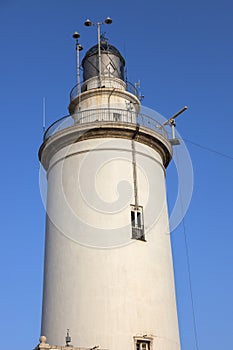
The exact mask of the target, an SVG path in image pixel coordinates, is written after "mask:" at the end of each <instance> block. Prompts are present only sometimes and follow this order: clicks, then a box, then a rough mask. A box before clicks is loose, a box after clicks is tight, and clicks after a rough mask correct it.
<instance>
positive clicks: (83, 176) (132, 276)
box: [41, 138, 180, 350]
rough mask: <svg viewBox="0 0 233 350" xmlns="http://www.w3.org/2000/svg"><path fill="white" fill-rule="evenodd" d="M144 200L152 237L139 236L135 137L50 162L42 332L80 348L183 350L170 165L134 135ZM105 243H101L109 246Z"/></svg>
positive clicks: (85, 145)
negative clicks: (149, 341)
mask: <svg viewBox="0 0 233 350" xmlns="http://www.w3.org/2000/svg"><path fill="white" fill-rule="evenodd" d="M136 160H137V173H138V194H139V204H140V205H143V208H144V224H145V234H146V240H147V242H141V241H134V240H131V238H130V237H131V225H130V204H134V193H133V170H132V153H131V141H130V140H123V139H106V138H105V139H91V140H85V141H81V142H78V143H76V144H73V145H71V146H69V147H65V148H63V149H62V150H61V151H59V152H57V153H56V154H55V155H54V156H53V158H52V159H51V162H50V167H49V169H48V204H47V205H48V208H47V211H48V216H49V219H48V220H47V228H46V252H45V274H44V297H43V319H42V332H41V334H43V335H46V336H47V339H48V343H50V344H54V345H61V344H63V343H64V336H65V332H66V329H67V328H69V329H70V331H71V335H72V343H73V344H74V345H75V346H80V347H89V348H91V347H93V346H95V345H100V346H101V348H104V349H111V350H119V349H121V350H129V349H130V350H133V344H134V339H133V337H134V336H142V335H143V334H147V335H148V336H152V337H153V338H154V342H153V346H154V350H165V349H166V350H179V349H180V345H179V334H178V322H177V313H176V301H175V290H174V281H173V264H172V254H171V248H170V236H169V230H168V215H167V205H166V191H165V173H164V169H163V165H162V161H161V158H160V156H159V154H158V153H157V152H156V151H154V150H153V149H152V148H150V147H148V146H145V145H143V144H139V143H137V142H136ZM101 248H102V249H101Z"/></svg>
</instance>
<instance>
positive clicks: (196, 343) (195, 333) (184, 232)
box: [176, 152, 199, 350]
mask: <svg viewBox="0 0 233 350" xmlns="http://www.w3.org/2000/svg"><path fill="white" fill-rule="evenodd" d="M176 156H177V166H178V167H179V157H178V152H176ZM180 205H181V212H182V213H183V200H182V192H181V191H180ZM182 226H183V234H184V243H185V255H186V262H187V269H188V280H189V291H190V299H191V308H192V318H193V330H194V338H195V345H196V350H199V346H198V335H197V323H196V315H195V309H194V300H193V288H192V276H191V268H190V257H189V248H188V240H187V234H186V226H185V221H184V218H183V219H182Z"/></svg>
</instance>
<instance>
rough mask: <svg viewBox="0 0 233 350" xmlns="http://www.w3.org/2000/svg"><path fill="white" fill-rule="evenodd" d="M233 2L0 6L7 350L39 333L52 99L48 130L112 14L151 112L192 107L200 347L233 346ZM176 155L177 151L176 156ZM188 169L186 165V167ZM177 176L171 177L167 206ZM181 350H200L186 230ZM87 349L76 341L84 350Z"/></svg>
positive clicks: (177, 235)
mask: <svg viewBox="0 0 233 350" xmlns="http://www.w3.org/2000/svg"><path fill="white" fill-rule="evenodd" d="M232 13H233V4H232V2H231V1H230V0H221V1H219V0H216V1H210V0H202V1H201V0H196V1H191V2H189V1H184V0H177V1H174V0H168V1H162V0H154V1H152V0H144V1H139V0H134V1H123V0H118V1H115V2H113V1H109V0H108V1H107V0H100V1H95V0H90V1H78V0H76V1H75V0H67V1H60V0H56V1H55V0H41V1H28V0H24V1H23V0H19V1H16V0H15V1H12V0H8V1H6V0H1V2H0V31H1V33H0V40H1V55H0V60H1V61H0V62H1V64H0V82H1V94H0V106H1V159H2V162H1V167H2V170H1V176H2V181H1V187H2V188H1V214H2V219H1V255H0V264H1V298H0V313H1V321H0V330H1V346H2V348H5V347H8V346H10V347H11V348H12V349H15V348H17V349H18V350H25V348H27V349H32V348H33V347H34V346H35V345H36V344H37V342H38V337H39V335H40V318H41V299H42V279H43V249H44V222H45V212H44V208H43V205H42V203H41V199H40V193H39V184H38V170H39V162H38V158H37V151H38V148H39V146H40V143H41V141H42V98H43V96H45V97H46V101H47V126H48V125H49V124H50V123H52V122H53V121H55V120H56V119H59V118H60V117H62V116H63V115H66V114H68V112H67V105H68V102H69V91H70V89H71V88H72V87H73V85H74V84H75V49H74V42H73V40H72V34H73V32H74V31H75V30H77V31H79V32H80V34H81V39H80V41H81V43H82V45H83V46H84V48H85V49H88V48H89V47H90V46H91V45H93V44H95V43H96V31H95V29H94V28H86V27H84V26H83V22H84V20H85V19H86V18H90V19H92V20H93V21H99V20H102V19H104V18H105V17H106V16H108V15H109V16H111V17H112V18H113V24H112V25H111V26H108V27H106V28H105V29H106V31H107V35H108V37H109V39H110V42H111V43H112V44H113V45H115V46H117V47H118V48H119V50H120V51H121V52H122V54H123V55H124V56H125V58H126V60H127V66H128V76H129V80H130V81H132V82H136V81H137V80H138V79H140V80H141V91H142V93H143V95H145V99H144V105H146V106H148V107H150V108H153V109H155V110H157V111H158V112H160V113H161V114H162V115H164V116H168V117H169V116H170V115H171V114H173V113H174V112H176V111H177V110H178V109H179V108H181V107H182V106H184V105H186V104H187V105H188V106H189V110H188V111H187V112H185V114H184V115H183V117H180V119H179V122H178V130H179V132H180V134H181V135H182V136H183V138H185V139H187V140H191V141H192V142H194V143H197V144H200V145H202V146H205V147H208V148H211V149H214V150H217V151H218V152H220V153H223V154H228V155H230V156H231V157H232V158H227V157H223V156H221V155H218V154H217V153H214V152H210V151H207V150H205V149H203V148H201V147H197V146H195V145H194V144H192V143H188V142H187V147H188V149H189V152H190V155H191V158H192V162H193V168H194V193H193V198H192V202H191V205H190V208H189V211H188V213H187V215H186V217H185V227H186V234H187V241H188V247H189V254H190V266H191V275H192V286H193V299H194V309H195V314H196V322H197V332H198V341H199V349H200V350H206V349H211V350H219V349H230V348H232V332H233V300H232V296H233V279H232V275H233V257H232V247H233V229H232V227H233V210H232V209H233V204H232V198H233V186H232V179H233V138H232V135H233V128H232V92H233V21H232ZM177 152H178V149H177ZM181 161H182V159H181ZM176 185H177V179H176V175H175V172H174V169H173V165H171V166H169V168H168V197H169V201H171V202H172V201H173V198H174V196H175V193H176V191H177V189H176ZM172 245H173V251H174V265H175V276H176V288H177V303H178V313H179V322H180V335H181V343H182V350H195V341H194V333H193V324H192V312H191V299H190V291H189V283H188V272H187V263H186V256H185V244H184V235H183V228H182V226H180V227H178V228H177V229H176V231H175V232H173V233H172ZM76 345H78V344H76Z"/></svg>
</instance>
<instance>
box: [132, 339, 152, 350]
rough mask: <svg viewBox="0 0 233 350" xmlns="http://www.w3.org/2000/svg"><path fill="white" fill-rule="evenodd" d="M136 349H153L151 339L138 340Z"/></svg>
mask: <svg viewBox="0 0 233 350" xmlns="http://www.w3.org/2000/svg"><path fill="white" fill-rule="evenodd" d="M135 350H151V341H150V340H142V339H137V340H136V349H135Z"/></svg>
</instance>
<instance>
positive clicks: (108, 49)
mask: <svg viewBox="0 0 233 350" xmlns="http://www.w3.org/2000/svg"><path fill="white" fill-rule="evenodd" d="M100 50H101V51H102V52H103V53H111V54H113V55H116V56H118V57H119V58H120V60H121V61H122V63H123V65H125V60H124V58H123V57H122V56H121V54H120V52H119V51H118V49H117V48H116V47H115V46H113V45H110V44H109V43H108V42H107V41H105V40H104V41H101V42H100ZM96 54H98V44H97V45H94V46H92V47H91V48H90V49H89V50H88V51H87V52H86V55H85V57H84V58H83V60H82V66H83V62H84V61H85V60H86V59H87V58H88V57H90V56H92V55H96Z"/></svg>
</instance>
